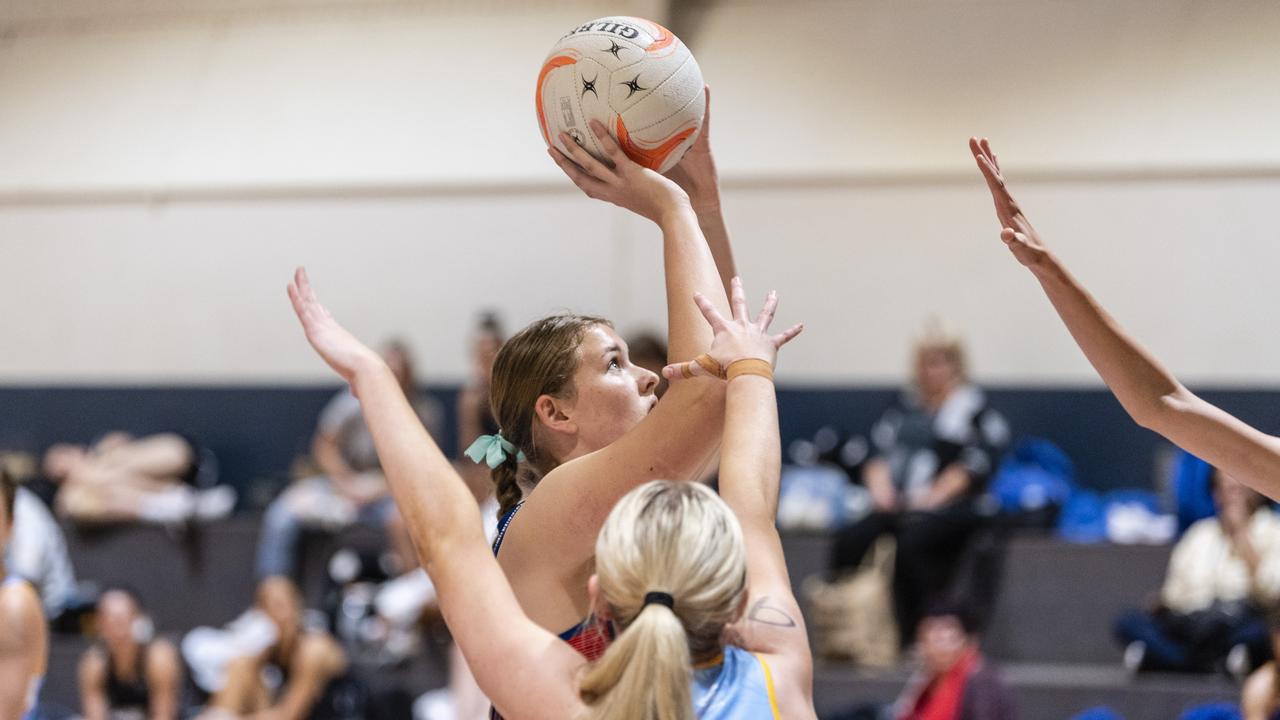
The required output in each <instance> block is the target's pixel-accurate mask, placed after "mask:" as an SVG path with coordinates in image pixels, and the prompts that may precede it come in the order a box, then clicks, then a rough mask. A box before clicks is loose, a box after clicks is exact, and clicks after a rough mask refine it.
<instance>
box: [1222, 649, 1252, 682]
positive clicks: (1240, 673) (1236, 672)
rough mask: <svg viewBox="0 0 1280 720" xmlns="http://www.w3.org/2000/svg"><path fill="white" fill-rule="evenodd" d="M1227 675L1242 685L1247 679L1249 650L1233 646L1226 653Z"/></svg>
mask: <svg viewBox="0 0 1280 720" xmlns="http://www.w3.org/2000/svg"><path fill="white" fill-rule="evenodd" d="M1226 664H1227V674H1228V675H1230V676H1231V677H1232V678H1233V679H1234V680H1235V681H1236V682H1238V683H1243V682H1244V681H1245V678H1247V677H1249V648H1248V647H1247V646H1245V645H1234V646H1232V648H1231V650H1230V651H1228V652H1227V663H1226Z"/></svg>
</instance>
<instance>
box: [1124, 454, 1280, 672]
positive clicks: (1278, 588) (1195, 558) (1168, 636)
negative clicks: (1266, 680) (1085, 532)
mask: <svg viewBox="0 0 1280 720" xmlns="http://www.w3.org/2000/svg"><path fill="white" fill-rule="evenodd" d="M1212 482H1213V497H1214V505H1215V506H1216V508H1217V516H1216V517H1211V518H1205V519H1203V520H1199V521H1197V522H1195V523H1194V524H1192V525H1191V527H1190V528H1188V529H1187V532H1186V533H1185V534H1184V535H1183V536H1182V539H1181V540H1179V541H1178V543H1177V545H1175V546H1174V548H1173V555H1172V556H1171V557H1170V559H1169V569H1168V572H1167V574H1166V576H1165V582H1164V587H1163V588H1162V589H1161V591H1160V599H1159V602H1158V603H1157V604H1156V606H1155V607H1154V608H1153V609H1152V610H1149V611H1143V610H1130V611H1127V612H1125V613H1124V614H1122V615H1121V616H1120V617H1119V618H1118V619H1117V620H1116V623H1115V635H1116V638H1117V640H1118V641H1119V642H1120V643H1121V644H1122V645H1123V646H1124V647H1125V653H1124V664H1125V667H1127V668H1129V669H1130V670H1131V671H1135V672H1136V671H1139V670H1166V671H1183V672H1209V671H1212V670H1214V669H1215V667H1216V666H1218V665H1219V663H1222V664H1223V665H1224V669H1226V670H1227V671H1229V672H1230V673H1231V674H1232V675H1235V676H1237V677H1241V678H1242V677H1243V676H1244V675H1245V674H1246V673H1247V672H1248V671H1249V669H1251V668H1252V667H1256V666H1257V665H1259V664H1261V663H1263V662H1265V661H1267V660H1268V659H1270V657H1271V648H1270V643H1269V641H1268V635H1267V628H1266V623H1265V621H1264V619H1263V615H1262V612H1261V610H1260V608H1263V607H1267V606H1269V605H1271V604H1272V603H1273V602H1275V601H1276V599H1277V598H1280V514H1277V513H1275V512H1274V511H1272V510H1271V509H1270V508H1269V507H1267V506H1266V501H1265V499H1264V498H1263V497H1262V496H1261V495H1259V494H1258V493H1256V492H1254V491H1253V490H1250V489H1249V488H1247V487H1245V486H1244V485H1241V484H1240V483H1238V482H1236V481H1235V480H1234V479H1232V478H1231V477H1230V476H1228V475H1226V474H1225V473H1223V472H1222V471H1220V470H1219V471H1216V472H1214V473H1213V475H1212Z"/></svg>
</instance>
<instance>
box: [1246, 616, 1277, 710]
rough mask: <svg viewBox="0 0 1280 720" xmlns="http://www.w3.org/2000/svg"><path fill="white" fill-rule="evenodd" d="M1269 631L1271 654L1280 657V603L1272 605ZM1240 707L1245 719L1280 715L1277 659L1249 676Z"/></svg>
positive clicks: (1268, 624) (1268, 625) (1268, 622)
mask: <svg viewBox="0 0 1280 720" xmlns="http://www.w3.org/2000/svg"><path fill="white" fill-rule="evenodd" d="M1267 631H1268V633H1269V635H1270V642H1271V656H1272V657H1273V658H1275V657H1280V605H1274V606H1272V607H1271V610H1270V612H1269V613H1268V614H1267ZM1240 709H1241V710H1242V711H1243V713H1244V720H1273V719H1274V718H1276V717H1280V677H1277V676H1276V661H1275V660H1271V661H1270V662H1268V663H1267V664H1265V665H1263V666H1262V667H1260V668H1258V669H1257V670H1255V671H1254V672H1253V674H1252V675H1250V676H1249V679H1248V680H1247V681H1246V682H1245V684H1244V691H1243V692H1242V693H1241V699H1240Z"/></svg>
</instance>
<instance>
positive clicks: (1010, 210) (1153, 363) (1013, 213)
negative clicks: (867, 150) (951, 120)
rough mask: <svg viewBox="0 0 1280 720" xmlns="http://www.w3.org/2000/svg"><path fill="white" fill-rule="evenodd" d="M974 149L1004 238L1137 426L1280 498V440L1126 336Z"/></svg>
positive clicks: (974, 144)
mask: <svg viewBox="0 0 1280 720" xmlns="http://www.w3.org/2000/svg"><path fill="white" fill-rule="evenodd" d="M969 148H970V150H971V152H972V153H973V157H974V160H975V161H976V162H977V163H978V169H979V170H981V171H982V175H983V177H984V178H986V181H987V187H988V189H990V191H991V197H992V199H993V200H994V201H995V206H996V218H997V219H998V220H999V222H1000V226H1001V230H1000V240H1001V241H1002V242H1004V244H1005V245H1006V246H1007V247H1008V248H1009V250H1010V252H1012V253H1013V256H1014V258H1016V259H1017V260H1018V262H1019V263H1021V264H1022V265H1023V266H1024V267H1026V268H1027V269H1028V270H1030V271H1031V274H1032V275H1034V276H1035V278H1036V280H1037V281H1039V283H1040V287H1041V289H1042V290H1044V294H1045V296H1046V297H1048V298H1049V302H1050V303H1052V304H1053V308H1054V310H1056V311H1057V313H1058V317H1060V318H1062V322H1063V324H1065V325H1066V326H1067V330H1068V331H1069V332H1070V333H1071V337H1072V338H1074V339H1075V341H1076V344H1077V345H1079V346H1080V349H1081V350H1082V351H1083V352H1084V355H1085V357H1086V358H1088V360H1089V363H1090V364H1091V365H1093V368H1094V370H1096V371H1097V372H1098V375H1100V376H1101V377H1102V380H1103V382H1105V383H1106V384H1107V387H1108V388H1110V389H1111V392H1112V393H1113V394H1115V396H1116V399H1118V400H1119V401H1120V404H1121V405H1123V406H1124V409H1125V411H1126V412H1128V413H1129V416H1130V417H1132V418H1133V420H1134V422H1136V423H1138V424H1139V425H1141V426H1142V427H1145V428H1147V429H1149V430H1154V431H1155V432H1157V433H1159V434H1161V435H1163V436H1164V437H1165V438H1167V439H1168V440H1169V441H1170V442H1172V443H1174V444H1175V445H1178V446H1179V447H1181V448H1183V449H1185V450H1187V451H1188V452H1190V453H1192V454H1194V455H1196V456H1198V457H1200V458H1202V459H1204V460H1205V461H1206V462H1208V463H1209V464H1211V465H1214V466H1216V467H1218V468H1221V469H1222V470H1224V471H1225V472H1226V473H1227V474H1229V475H1231V476H1232V477H1234V478H1236V479H1237V480H1239V481H1240V482H1243V483H1244V484H1246V485H1248V486H1250V487H1252V488H1253V489H1255V490H1257V491H1258V492H1260V493H1262V494H1264V495H1266V496H1268V497H1270V498H1272V499H1273V500H1274V499H1280V438H1277V437H1274V436H1271V435H1268V434H1266V433H1264V432H1262V431H1260V430H1258V429H1256V428H1254V427H1252V426H1250V425H1248V424H1247V423H1245V422H1243V421H1241V420H1239V419H1238V418H1236V417H1234V416H1232V415H1231V414H1229V413H1227V412H1226V411H1224V410H1222V409H1221V408H1218V407H1215V406H1214V405H1211V404H1209V403H1208V402H1205V401H1204V400H1202V399H1201V398H1199V397H1197V396H1196V395H1195V394H1194V393H1192V392H1191V391H1190V390H1188V389H1187V388H1186V387H1185V386H1183V384H1182V383H1181V382H1179V381H1178V379H1177V378H1176V377H1174V376H1173V373H1171V372H1169V370H1168V369H1167V368H1166V367H1165V366H1164V365H1163V364H1161V363H1160V361H1159V360H1157V359H1156V358H1155V356H1154V355H1152V354H1151V353H1150V352H1149V351H1147V349H1146V348H1144V347H1142V345H1140V344H1139V343H1138V341H1137V340H1135V339H1134V338H1133V337H1132V336H1130V335H1129V334H1128V333H1127V332H1125V330H1124V329H1123V328H1121V327H1120V323H1118V322H1116V320H1115V319H1114V318H1112V317H1111V315H1110V314H1108V313H1107V311H1106V310H1104V309H1103V308H1102V306H1101V305H1100V304H1098V301H1097V300H1095V299H1094V298H1093V296H1092V295H1090V294H1089V292H1088V291H1087V290H1086V289H1085V288H1084V286H1083V285H1081V284H1080V282H1079V281H1078V280H1076V278H1075V277H1074V276H1072V275H1071V273H1070V272H1069V271H1068V270H1067V268H1066V266H1065V265H1064V264H1063V263H1062V261H1061V260H1060V259H1059V258H1058V257H1057V255H1055V254H1054V253H1053V252H1051V251H1050V250H1049V248H1048V247H1047V246H1046V245H1045V243H1044V241H1043V240H1042V239H1041V238H1040V234H1039V233H1038V232H1037V231H1036V229H1035V228H1034V227H1032V225H1031V222H1030V221H1029V220H1028V219H1027V216H1026V215H1025V214H1024V212H1023V210H1022V207H1021V206H1020V205H1019V204H1018V203H1017V202H1016V201H1015V200H1014V199H1013V195H1012V194H1011V193H1010V192H1009V187H1008V183H1007V182H1006V181H1005V177H1004V174H1003V172H1002V171H1001V169H1000V162H999V160H998V159H997V158H996V155H995V153H994V152H992V150H991V145H990V143H989V142H987V140H986V139H985V138H984V139H982V140H979V139H978V138H970V140H969Z"/></svg>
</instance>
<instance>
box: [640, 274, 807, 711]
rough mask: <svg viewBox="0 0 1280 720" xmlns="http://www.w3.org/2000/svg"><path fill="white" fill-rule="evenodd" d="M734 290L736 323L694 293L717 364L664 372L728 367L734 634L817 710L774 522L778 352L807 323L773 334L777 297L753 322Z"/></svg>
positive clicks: (737, 287)
mask: <svg viewBox="0 0 1280 720" xmlns="http://www.w3.org/2000/svg"><path fill="white" fill-rule="evenodd" d="M731 287H732V291H731V292H732V294H731V300H730V306H731V307H732V308H733V319H732V320H725V319H724V317H723V316H722V315H721V314H720V313H719V312H718V311H717V310H716V308H715V307H713V306H712V305H711V304H709V303H707V302H706V300H705V299H704V298H702V297H700V296H697V297H695V302H696V303H697V306H698V307H699V309H700V310H701V311H702V314H703V315H704V316H705V317H706V320H707V322H708V323H709V324H710V325H711V327H712V328H713V330H714V332H715V341H714V343H713V344H712V346H711V350H709V351H708V353H707V356H708V357H709V358H710V359H711V362H710V363H706V362H691V363H685V364H677V365H671V366H668V367H667V368H666V369H665V370H664V371H663V374H664V375H665V376H666V377H667V378H668V379H670V380H671V381H672V383H673V386H675V387H678V386H679V385H680V384H682V383H685V382H688V380H686V379H684V378H688V377H693V376H701V375H706V374H708V373H709V370H708V367H707V366H710V367H715V366H719V367H720V368H723V369H724V375H725V377H726V378H727V383H726V384H727V390H726V393H727V397H726V409H725V428H724V444H723V449H722V451H721V454H720V496H721V497H722V498H724V501H725V503H726V504H728V506H729V507H730V508H731V509H732V510H733V512H734V515H736V516H737V518H738V521H739V522H740V523H741V524H742V533H743V540H744V541H745V544H746V555H747V580H748V592H747V606H746V610H745V613H744V615H743V617H742V619H741V620H740V621H739V622H737V623H736V624H735V625H734V626H733V627H732V628H731V634H732V635H733V637H734V640H735V644H738V645H740V646H741V647H743V648H744V649H746V650H750V651H752V652H757V653H762V654H764V655H766V656H768V657H769V658H770V662H771V663H772V664H773V665H774V666H775V668H776V670H777V673H776V674H777V677H778V678H779V679H780V686H779V692H782V693H788V694H792V696H791V697H789V698H788V702H787V703H785V705H786V706H788V707H802V708H812V707H813V698H812V688H813V681H812V680H813V657H812V655H811V653H810V651H809V639H808V634H807V633H806V631H805V627H804V618H803V617H802V615H801V614H800V606H799V603H797V602H796V599H795V596H794V595H793V594H792V592H791V580H790V577H789V576H788V573H787V565H786V558H785V557H784V556H783V552H782V541H781V539H780V538H779V537H778V529H777V525H776V523H775V518H776V515H777V512H778V490H779V479H780V476H781V470H782V447H781V442H780V440H779V437H778V402H777V396H776V392H775V389H774V385H773V366H774V364H775V363H776V360H777V354H778V350H779V349H780V348H781V347H782V346H783V345H785V344H786V343H787V342H789V341H790V340H791V339H792V338H794V337H795V336H796V335H798V334H800V332H801V330H803V326H801V325H796V326H793V327H791V328H789V329H787V330H786V331H784V332H782V333H781V334H779V335H770V334H769V326H770V324H771V323H772V322H773V318H774V314H775V312H776V311H777V307H778V296H777V294H776V293H770V294H769V297H768V299H767V300H766V301H765V304H764V308H763V309H762V310H761V311H760V315H759V316H758V317H756V319H755V320H752V319H751V318H750V317H749V316H748V311H747V300H746V293H745V292H744V290H743V287H742V283H741V281H740V280H738V279H737V278H734V279H733V282H732V286H731ZM783 679H786V680H789V682H781V681H782V680H783ZM797 695H798V696H799V697H797Z"/></svg>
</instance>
